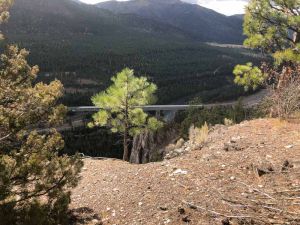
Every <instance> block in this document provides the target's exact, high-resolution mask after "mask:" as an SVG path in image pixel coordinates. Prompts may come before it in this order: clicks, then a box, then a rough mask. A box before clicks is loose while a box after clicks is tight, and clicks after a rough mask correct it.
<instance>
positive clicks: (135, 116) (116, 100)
mask: <svg viewBox="0 0 300 225" xmlns="http://www.w3.org/2000/svg"><path fill="white" fill-rule="evenodd" d="M112 82H113V84H112V85H111V86H110V87H109V88H108V89H107V90H106V91H104V92H101V93H99V94H97V95H95V96H94V97H93V98H92V101H93V103H94V105H95V106H97V107H99V108H100V110H99V112H98V113H96V114H95V115H94V116H93V119H94V122H93V124H91V125H96V126H108V127H110V128H111V130H112V132H119V133H121V134H122V135H123V145H124V154H123V160H126V161H128V160H129V150H128V144H129V137H130V136H131V137H132V136H134V135H137V134H139V133H141V132H142V131H143V130H145V129H150V130H156V129H158V128H159V127H161V125H162V124H161V122H159V121H158V120H157V119H156V118H154V117H150V116H149V115H148V114H146V113H145V112H144V111H143V110H142V108H140V106H144V105H148V104H152V103H154V102H155V96H154V92H155V91H156V89H157V87H156V85H154V84H153V83H150V82H149V81H148V80H147V78H145V77H135V76H134V71H133V70H130V69H128V68H126V69H124V70H123V71H122V72H120V73H118V74H117V75H116V76H115V77H113V78H112Z"/></svg>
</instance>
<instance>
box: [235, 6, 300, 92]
mask: <svg viewBox="0 0 300 225" xmlns="http://www.w3.org/2000/svg"><path fill="white" fill-rule="evenodd" d="M244 33H245V35H246V36H247V37H248V38H247V39H246V40H245V42H244V45H245V46H247V47H250V48H258V49H260V50H261V51H262V52H263V53H266V54H271V56H272V58H273V61H274V65H271V66H267V67H266V66H265V64H263V67H262V70H261V69H260V68H258V67H255V66H253V65H252V64H251V63H248V64H247V65H238V66H236V68H235V70H234V74H235V76H236V79H235V81H236V83H237V84H240V85H243V86H245V87H246V88H249V87H253V88H254V89H255V88H257V87H258V86H259V85H261V84H263V82H264V81H266V79H268V81H271V82H274V81H275V82H277V83H280V79H286V77H284V76H283V75H282V73H284V72H282V73H281V72H277V73H274V71H270V69H267V68H270V67H271V68H272V70H277V71H286V68H287V67H289V69H290V70H296V69H295V68H296V67H297V66H298V65H299V63H300V0H251V1H250V3H249V5H248V7H247V10H246V15H245V21H244ZM290 74H292V73H290ZM283 77H284V78H283Z"/></svg>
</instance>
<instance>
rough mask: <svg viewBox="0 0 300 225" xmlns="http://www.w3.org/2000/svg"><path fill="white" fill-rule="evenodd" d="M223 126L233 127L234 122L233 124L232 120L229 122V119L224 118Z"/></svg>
mask: <svg viewBox="0 0 300 225" xmlns="http://www.w3.org/2000/svg"><path fill="white" fill-rule="evenodd" d="M224 125H225V126H232V125H234V122H233V120H231V119H227V118H225V119H224Z"/></svg>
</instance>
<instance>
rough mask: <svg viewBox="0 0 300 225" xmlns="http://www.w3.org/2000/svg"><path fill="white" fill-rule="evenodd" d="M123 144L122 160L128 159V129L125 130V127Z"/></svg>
mask: <svg viewBox="0 0 300 225" xmlns="http://www.w3.org/2000/svg"><path fill="white" fill-rule="evenodd" d="M123 145H124V153H123V160H124V161H129V150H128V131H127V128H125V132H124V140H123Z"/></svg>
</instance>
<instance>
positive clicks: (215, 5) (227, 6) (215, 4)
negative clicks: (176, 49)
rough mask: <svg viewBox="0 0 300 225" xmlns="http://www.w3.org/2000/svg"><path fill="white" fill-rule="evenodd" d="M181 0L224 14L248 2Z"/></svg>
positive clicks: (95, 0) (90, 0) (239, 11)
mask: <svg viewBox="0 0 300 225" xmlns="http://www.w3.org/2000/svg"><path fill="white" fill-rule="evenodd" d="M80 1H82V2H85V3H88V4H95V3H98V2H104V1H107V0H80ZM120 1H126V0H120ZM182 1H185V2H189V3H193V4H199V5H201V6H204V7H206V8H210V9H213V10H215V11H217V12H219V13H222V14H225V15H234V14H242V13H244V8H245V6H246V4H247V2H248V0H182Z"/></svg>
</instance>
